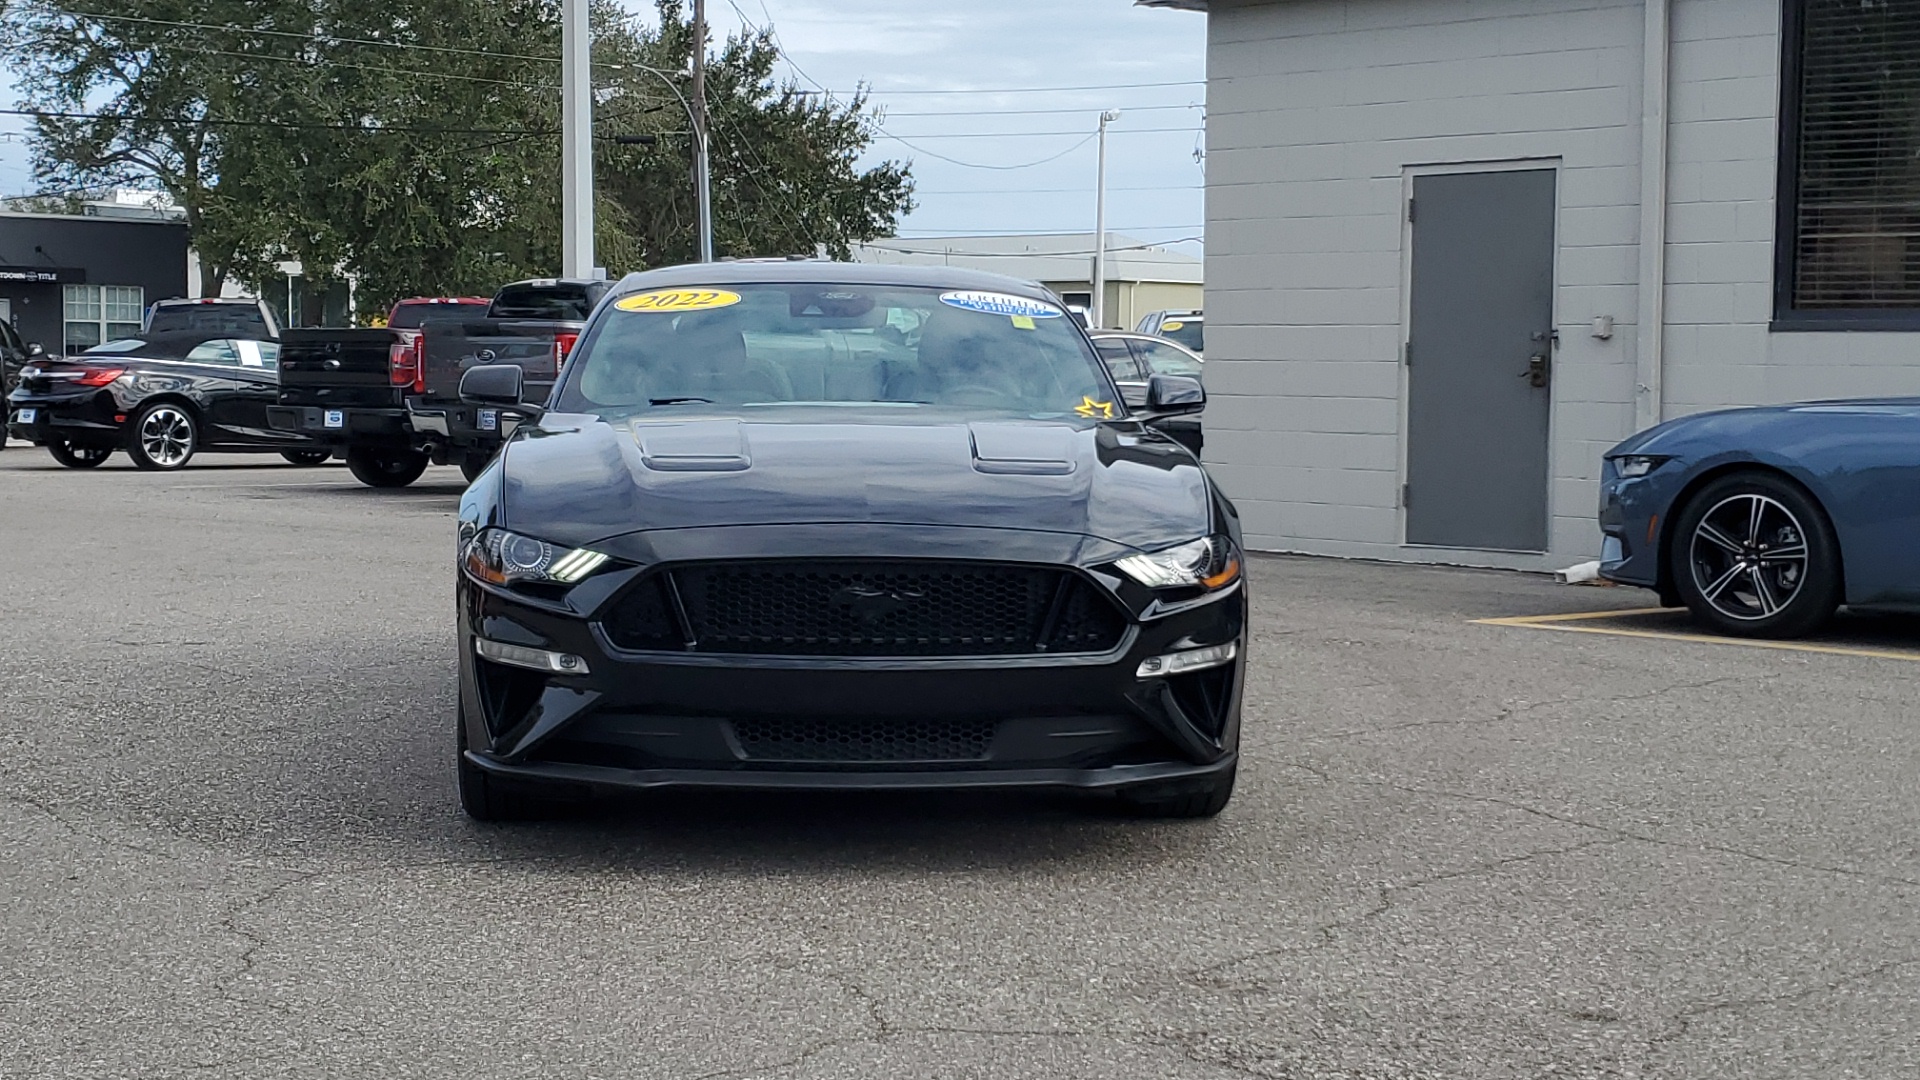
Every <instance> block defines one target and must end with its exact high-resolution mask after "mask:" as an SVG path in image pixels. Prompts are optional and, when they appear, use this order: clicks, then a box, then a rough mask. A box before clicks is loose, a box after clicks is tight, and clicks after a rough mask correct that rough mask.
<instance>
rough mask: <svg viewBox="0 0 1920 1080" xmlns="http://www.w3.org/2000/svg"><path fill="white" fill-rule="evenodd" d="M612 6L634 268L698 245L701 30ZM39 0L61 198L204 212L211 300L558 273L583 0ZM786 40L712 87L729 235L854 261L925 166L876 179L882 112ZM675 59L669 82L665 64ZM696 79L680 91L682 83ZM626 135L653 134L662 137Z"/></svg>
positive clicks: (742, 51)
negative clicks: (233, 282)
mask: <svg viewBox="0 0 1920 1080" xmlns="http://www.w3.org/2000/svg"><path fill="white" fill-rule="evenodd" d="M658 6H659V16H660V25H659V27H658V29H655V30H650V29H646V28H643V27H641V26H640V25H639V24H638V23H636V22H635V21H634V20H633V19H631V18H630V17H629V16H627V15H626V13H625V12H624V11H622V10H621V9H620V8H619V7H618V6H617V4H615V3H614V2H613V0H596V5H595V7H594V10H593V16H594V22H595V31H596V41H595V47H594V66H595V72H596V84H597V86H598V88H599V89H598V93H597V95H596V96H597V97H598V98H599V99H600V100H601V101H602V102H603V103H604V104H603V106H602V107H601V109H600V110H599V114H598V115H597V116H596V125H595V126H596V133H597V134H598V135H600V136H602V137H601V138H599V139H597V140H596V144H595V168H596V176H597V179H598V183H597V187H598V193H597V198H596V215H595V217H596V222H597V229H596V236H595V239H596V245H597V247H598V250H599V256H600V259H599V261H600V262H601V263H602V264H603V265H606V266H608V267H609V268H611V269H613V270H615V271H623V270H627V269H637V268H641V267H644V266H650V265H661V264H663V263H667V262H674V261H684V260H687V259H690V258H692V257H693V254H694V251H695V246H696V245H695V238H694V233H693V220H694V214H693V193H692V184H691V181H690V178H689V169H690V167H691V154H690V151H691V140H690V137H689V133H688V131H687V125H686V120H685V116H684V112H683V111H682V109H681V105H680V102H679V100H678V99H677V98H676V96H675V94H674V92H673V91H675V90H677V91H678V94H679V95H685V94H686V93H687V91H688V88H689V86H688V79H687V77H686V74H685V73H686V71H687V68H688V64H689V60H690V58H691V40H692V35H691V30H690V27H689V25H688V22H687V19H686V17H685V14H684V12H683V10H682V8H681V6H680V4H679V3H678V0H658ZM87 8H88V11H87V13H84V14H82V13H78V12H74V11H70V10H66V9H63V8H61V7H60V6H59V4H58V3H57V2H56V0H18V2H16V3H15V4H14V5H13V6H12V7H10V8H7V9H5V13H4V15H0V49H3V50H4V52H5V55H6V56H7V58H8V60H7V62H8V63H9V64H10V65H11V66H12V67H13V68H14V69H15V70H16V72H17V73H18V75H19V85H20V87H21V90H22V91H23V94H24V97H25V104H26V105H27V106H28V107H30V108H33V109H35V110H38V111H39V113H40V115H39V116H38V117H37V119H36V122H35V130H34V136H33V138H34V143H33V146H34V155H35V173H36V177H37V179H38V180H39V181H40V183H41V184H42V185H44V186H47V187H49V188H60V187H66V186H76V187H77V186H83V185H90V186H103V185H110V184H131V185H138V186H152V187H158V188H159V189H160V190H163V191H165V192H166V193H167V194H168V195H169V196H171V197H172V199H173V200H174V202H175V203H176V204H177V205H179V206H180V207H182V208H183V210H184V211H185V213H186V216H187V224H188V226H189V228H190V230H191V234H192V242H193V244H194V246H195V248H196V249H197V250H198V251H199V253H200V256H201V263H202V268H203V269H202V282H201V286H202V289H203V290H204V291H207V292H217V291H218V289H219V287H220V285H221V283H222V282H223V281H224V280H226V279H227V278H228V277H235V278H238V279H239V280H242V281H245V282H248V283H249V284H253V285H255V286H256V287H259V286H261V285H263V284H264V283H265V282H266V281H268V280H269V279H277V278H278V273H277V270H276V265H277V263H278V262H280V261H282V260H285V259H298V260H299V261H300V262H301V264H302V265H303V267H304V268H305V270H306V274H307V276H308V277H309V278H310V279H313V280H316V281H320V282H325V281H327V280H338V279H339V278H342V277H346V278H351V279H352V280H353V281H354V282H355V283H356V290H355V291H356V297H357V305H358V307H359V309H360V311H361V313H362V314H363V315H365V314H371V313H373V312H377V311H383V310H385V308H386V307H387V306H388V305H389V304H390V303H391V302H392V301H393V300H394V299H396V298H399V297H401V296H407V295H454V294H467V293H487V292H491V291H492V290H493V289H494V288H495V287H496V286H498V285H499V284H500V283H502V282H503V281H507V280H512V279H515V278H520V277H531V276H540V275H544V274H551V273H552V272H553V269H554V267H555V266H556V265H557V263H558V262H559V254H560V252H559V238H560V229H559V223H560V216H561V213H560V211H561V207H560V199H559V194H560V182H559V181H560V161H559V153H558V151H559V144H560V135H559V127H560V107H559V85H558V84H559V65H558V62H557V61H558V56H559V51H560V25H559V3H558V0H389V2H387V3H383V4H378V5H374V4H367V3H364V2H363V0H193V2H188V0H88V4H87ZM776 58H777V50H776V48H775V46H774V44H773V42H772V39H771V37H770V35H768V34H765V33H748V34H745V35H742V36H736V37H734V38H732V39H730V40H728V41H727V42H725V43H724V44H723V46H722V47H721V49H720V50H719V52H718V55H717V56H715V57H713V59H712V61H711V63H710V67H709V75H708V81H707V85H708V100H709V107H710V113H711V115H712V117H713V139H712V150H713V189H714V197H715V225H716V234H717V235H716V247H717V248H718V250H719V251H720V252H722V253H726V254H736V255H758V254H789V253H794V252H802V251H805V252H811V251H812V250H814V248H815V247H816V246H817V245H825V246H826V247H827V248H828V249H829V250H830V251H833V252H835V253H838V254H841V255H844V254H845V253H846V252H847V250H848V245H849V244H850V243H851V242H853V241H858V240H865V239H871V238H873V237H876V236H881V235H886V234H888V233H890V232H891V231H892V228H893V225H894V222H895V221H896V220H897V219H898V217H899V216H900V215H901V214H902V213H904V212H905V211H907V210H908V209H910V208H911V189H912V184H911V179H910V177H909V175H908V172H907V169H906V168H905V167H904V166H901V165H897V164H895V163H892V162H888V163H884V164H882V165H880V166H878V167H875V168H872V169H868V170H865V171H861V170H860V169H859V167H858V164H857V161H858V157H859V155H860V153H861V152H862V151H863V150H864V149H865V147H866V145H867V143H868V141H869V139H870V133H869V129H868V126H867V125H868V118H867V116H866V111H865V102H864V101H863V100H860V99H855V100H853V101H850V102H841V103H835V102H831V101H818V100H814V99H812V98H810V97H809V96H807V95H804V94H801V93H800V92H798V91H797V90H796V89H795V88H794V87H793V86H791V85H779V84H777V83H776V82H775V80H774V78H773V67H774V61H775V60H776ZM649 69H651V70H649ZM669 84H671V87H672V89H671V90H670V89H669ZM615 134H653V135H655V136H656V138H657V140H658V141H657V142H656V144H655V146H654V147H652V148H650V149H639V148H635V147H629V146H622V145H619V144H616V143H615V142H614V141H613V140H612V138H611V136H612V135H615Z"/></svg>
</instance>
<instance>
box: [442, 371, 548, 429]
mask: <svg viewBox="0 0 1920 1080" xmlns="http://www.w3.org/2000/svg"><path fill="white" fill-rule="evenodd" d="M524 379H525V373H524V372H522V371H521V370H520V368H519V367H517V366H516V365H513V364H499V365H497V366H491V367H477V368H469V369H467V373H466V374H465V375H462V376H460V400H461V401H463V402H466V403H467V404H468V405H480V406H483V407H486V408H493V409H512V410H513V411H515V412H519V413H525V414H526V415H528V416H538V415H539V414H540V413H542V412H544V411H545V410H543V409H542V408H541V407H540V406H538V405H528V404H526V403H525V402H522V401H521V400H520V393H521V388H522V383H523V380H524Z"/></svg>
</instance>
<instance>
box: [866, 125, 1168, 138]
mask: <svg viewBox="0 0 1920 1080" xmlns="http://www.w3.org/2000/svg"><path fill="white" fill-rule="evenodd" d="M1198 130H1204V129H1200V128H1191V127H1156V128H1109V129H1108V130H1107V134H1108V135H1159V134H1165V133H1166V132H1170V131H1177V132H1180V133H1182V134H1187V135H1191V134H1192V133H1193V132H1195V131H1198ZM1079 134H1082V133H1081V132H1078V131H953V132H939V131H920V132H914V133H912V134H911V135H909V136H907V137H908V138H914V139H1027V138H1043V137H1044V138H1059V137H1062V136H1065V135H1079ZM894 137H895V138H900V137H901V136H897V135H896V136H894Z"/></svg>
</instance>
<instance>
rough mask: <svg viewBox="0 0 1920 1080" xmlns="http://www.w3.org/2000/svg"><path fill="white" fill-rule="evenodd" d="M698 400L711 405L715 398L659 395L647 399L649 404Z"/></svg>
mask: <svg viewBox="0 0 1920 1080" xmlns="http://www.w3.org/2000/svg"><path fill="white" fill-rule="evenodd" d="M696 402H697V403H699V404H701V405H711V404H713V399H712V398H703V397H657V398H648V399H647V404H649V405H690V404H694V403H696Z"/></svg>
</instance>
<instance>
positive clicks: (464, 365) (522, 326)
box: [407, 279, 612, 480]
mask: <svg viewBox="0 0 1920 1080" xmlns="http://www.w3.org/2000/svg"><path fill="white" fill-rule="evenodd" d="M611 288H612V283H611V282H607V281H578V280H554V279H542V280H537V281H521V282H515V283H514V284H512V285H508V286H507V287H505V288H503V289H501V290H500V292H499V293H498V294H497V295H496V296H495V297H494V298H493V303H492V305H491V306H489V307H488V309H487V315H486V317H485V318H481V319H436V320H434V321H433V322H432V323H429V324H428V325H427V326H426V327H425V328H424V330H423V333H422V337H421V353H420V363H421V376H420V378H421V381H420V389H421V392H420V393H418V394H416V395H414V396H412V397H409V398H408V399H407V412H408V421H409V423H410V424H411V425H412V428H413V432H414V435H415V436H416V444H417V445H419V446H421V447H423V448H425V449H426V451H427V452H428V454H429V455H430V456H431V457H432V460H433V461H434V462H435V463H437V464H445V465H458V466H460V471H461V472H462V473H464V474H465V475H466V477H467V479H469V480H471V479H473V478H474V477H476V476H478V475H480V470H482V469H484V468H486V466H487V463H488V462H489V461H491V460H493V455H494V454H495V453H497V452H498V451H499V449H500V445H501V444H502V443H503V442H505V441H506V437H507V436H508V435H509V434H512V431H513V426H514V424H515V422H516V420H515V418H514V417H512V416H510V415H509V416H502V415H501V413H500V411H499V410H497V409H480V408H475V407H473V406H471V405H467V404H463V403H462V402H461V400H460V378H461V376H463V375H465V374H466V373H467V371H468V370H469V369H471V368H475V367H482V366H487V365H495V366H498V365H507V364H511V365H513V366H515V367H518V368H520V369H521V371H522V372H523V374H522V378H523V379H524V380H525V383H524V385H525V386H526V391H525V393H526V397H527V399H528V400H534V401H537V400H540V399H541V398H542V397H544V396H545V394H546V392H547V390H548V389H549V388H551V387H552V386H553V382H554V380H555V379H556V378H558V377H559V374H560V365H562V364H564V363H565V362H566V358H567V354H568V352H570V351H571V350H572V349H573V344H574V342H575V341H576V340H578V339H579V337H580V330H581V328H582V327H583V326H585V325H586V321H587V316H588V315H590V314H592V312H593V307H594V305H595V304H597V303H599V302H600V298H601V297H603V296H605V295H606V294H607V292H608V290H610V289H611Z"/></svg>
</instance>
